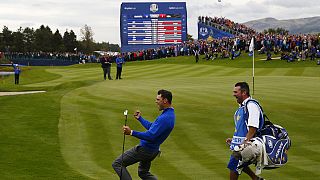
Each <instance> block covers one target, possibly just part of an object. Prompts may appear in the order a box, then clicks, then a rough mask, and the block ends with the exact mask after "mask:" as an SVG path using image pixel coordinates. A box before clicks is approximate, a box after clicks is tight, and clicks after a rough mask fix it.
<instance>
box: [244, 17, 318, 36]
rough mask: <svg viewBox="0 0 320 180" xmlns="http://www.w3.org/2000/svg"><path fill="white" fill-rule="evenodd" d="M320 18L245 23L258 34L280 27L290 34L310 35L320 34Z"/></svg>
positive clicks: (269, 19)
mask: <svg viewBox="0 0 320 180" xmlns="http://www.w3.org/2000/svg"><path fill="white" fill-rule="evenodd" d="M319 22H320V16H316V17H310V18H301V19H288V20H278V19H275V18H264V19H258V20H253V21H249V22H246V23H244V24H245V25H246V26H248V27H251V28H253V29H255V30H256V31H258V32H262V31H263V30H265V29H269V28H273V29H276V28H278V27H280V28H284V29H286V30H288V31H289V33H290V34H299V33H303V34H308V33H320V23H319Z"/></svg>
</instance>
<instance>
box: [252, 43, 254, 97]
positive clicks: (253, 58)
mask: <svg viewBox="0 0 320 180" xmlns="http://www.w3.org/2000/svg"><path fill="white" fill-rule="evenodd" d="M252 95H254V49H253V53H252Z"/></svg>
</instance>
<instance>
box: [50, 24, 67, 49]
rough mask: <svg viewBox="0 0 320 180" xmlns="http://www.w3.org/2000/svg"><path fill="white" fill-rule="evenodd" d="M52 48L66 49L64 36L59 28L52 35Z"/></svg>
mask: <svg viewBox="0 0 320 180" xmlns="http://www.w3.org/2000/svg"><path fill="white" fill-rule="evenodd" d="M52 48H53V51H54V52H63V51H64V46H63V41H62V36H61V34H60V32H59V30H58V29H57V30H56V32H55V33H54V34H53V37H52Z"/></svg>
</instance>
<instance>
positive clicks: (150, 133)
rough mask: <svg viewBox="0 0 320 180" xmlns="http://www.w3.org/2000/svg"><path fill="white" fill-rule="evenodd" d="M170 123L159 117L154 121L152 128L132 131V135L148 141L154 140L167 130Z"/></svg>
mask: <svg viewBox="0 0 320 180" xmlns="http://www.w3.org/2000/svg"><path fill="white" fill-rule="evenodd" d="M169 127H170V125H169V124H168V123H166V122H165V119H159V120H157V121H155V122H154V124H153V126H152V128H150V129H149V130H147V131H145V132H138V131H132V136H135V137H137V138H139V139H143V140H146V141H151V142H152V141H154V140H155V139H156V138H157V137H159V136H160V135H161V134H162V133H163V132H164V131H167V130H168V128H169Z"/></svg>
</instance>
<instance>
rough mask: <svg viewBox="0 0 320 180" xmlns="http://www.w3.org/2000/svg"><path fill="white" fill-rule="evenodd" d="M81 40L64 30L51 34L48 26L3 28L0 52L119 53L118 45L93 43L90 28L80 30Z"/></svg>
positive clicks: (71, 32) (71, 31)
mask: <svg viewBox="0 0 320 180" xmlns="http://www.w3.org/2000/svg"><path fill="white" fill-rule="evenodd" d="M80 31H81V40H77V35H76V34H75V33H74V31H73V30H70V31H68V30H66V31H65V32H64V33H63V35H62V34H61V33H60V31H59V30H58V29H57V30H56V31H55V32H53V31H52V30H51V29H50V27H49V26H44V25H41V26H40V27H39V28H38V29H34V28H29V27H26V28H24V29H23V28H22V27H20V28H19V29H18V30H17V31H11V30H10V29H9V28H8V27H7V26H4V27H3V29H2V32H0V51H2V52H22V53H25V52H40V51H42V52H59V53H63V52H70V53H78V52H83V53H86V54H89V53H92V52H93V51H95V50H100V51H113V52H119V51H120V47H119V45H118V44H111V43H109V42H101V43H100V42H95V41H94V40H93V35H94V33H93V31H92V29H91V27H90V26H88V25H85V26H84V27H83V28H81V30H80Z"/></svg>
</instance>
